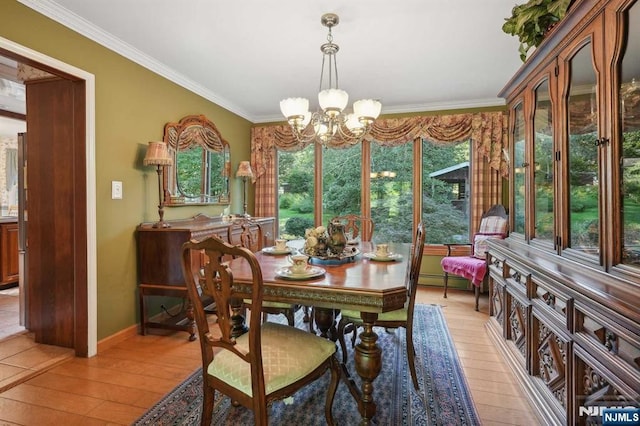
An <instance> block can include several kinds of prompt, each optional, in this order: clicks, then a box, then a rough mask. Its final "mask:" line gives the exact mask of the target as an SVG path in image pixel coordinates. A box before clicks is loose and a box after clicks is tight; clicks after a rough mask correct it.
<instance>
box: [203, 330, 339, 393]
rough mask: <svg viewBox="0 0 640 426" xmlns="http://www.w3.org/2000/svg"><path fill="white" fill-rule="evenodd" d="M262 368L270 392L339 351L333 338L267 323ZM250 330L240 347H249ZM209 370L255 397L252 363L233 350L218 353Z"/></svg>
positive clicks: (290, 381) (286, 384)
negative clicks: (252, 382)
mask: <svg viewBox="0 0 640 426" xmlns="http://www.w3.org/2000/svg"><path fill="white" fill-rule="evenodd" d="M261 332H262V333H261V339H262V368H263V370H264V381H265V391H266V394H267V395H269V394H270V393H272V392H274V391H277V390H278V389H282V388H283V387H285V386H288V385H289V384H291V383H294V382H296V381H297V380H299V379H301V378H303V377H305V376H306V375H307V374H309V373H310V372H312V371H313V370H315V369H316V368H318V366H320V365H321V364H322V363H323V362H325V361H326V359H327V358H328V357H329V356H330V355H332V354H333V353H335V351H336V345H335V343H333V342H332V341H330V340H327V339H324V338H322V337H318V336H315V335H313V334H311V333H308V332H306V331H303V330H300V329H297V328H294V327H289V326H287V325H282V324H275V323H271V322H266V323H263V324H262V327H261ZM248 337H249V333H245V334H243V335H242V336H240V337H238V338H237V339H236V345H237V347H238V348H239V349H240V350H244V351H248V350H249V341H248ZM207 372H208V373H209V374H210V375H212V376H214V377H217V378H218V379H220V380H222V381H223V382H225V383H227V384H228V385H230V386H233V387H234V388H236V389H238V390H240V391H242V392H243V393H245V394H247V395H249V396H252V390H251V366H250V364H249V363H247V362H243V361H242V360H240V359H239V358H238V356H237V355H235V354H233V353H231V352H229V351H221V352H220V353H218V354H216V355H215V356H214V358H213V361H212V362H211V363H210V364H209V367H208V368H207Z"/></svg>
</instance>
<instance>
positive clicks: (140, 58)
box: [18, 0, 253, 122]
mask: <svg viewBox="0 0 640 426" xmlns="http://www.w3.org/2000/svg"><path fill="white" fill-rule="evenodd" d="M18 1H19V2H20V3H22V4H23V5H25V6H27V7H28V8H30V9H33V10H35V11H36V12H38V13H40V14H42V15H44V16H46V17H48V18H50V19H52V20H54V21H56V22H58V23H59V24H61V25H64V26H65V27H67V28H69V29H71V30H73V31H75V32H77V33H79V34H81V35H82V36H84V37H86V38H88V39H90V40H92V41H94V42H96V43H98V44H100V45H102V46H104V47H106V48H107V49H110V50H112V51H114V52H116V53H118V54H120V55H122V56H124V57H125V58H127V59H129V60H131V61H133V62H135V63H137V64H138V65H141V66H143V67H145V68H147V69H148V70H150V71H152V72H154V73H156V74H158V75H161V76H162V77H164V78H166V79H167V80H169V81H172V82H174V83H175V84H177V85H179V86H181V87H184V88H185V89H187V90H189V91H191V92H193V93H195V94H197V95H199V96H202V97H203V98H205V99H207V100H209V101H211V102H213V103H215V104H216V105H219V106H221V107H222V108H224V109H226V110H228V111H231V112H233V113H234V114H237V115H239V116H240V117H242V118H244V119H246V120H249V121H252V122H253V120H252V117H251V116H250V114H249V113H248V112H247V111H245V110H244V109H242V108H240V107H238V106H237V105H235V104H234V103H232V102H230V101H229V100H227V99H225V98H222V97H220V96H218V95H216V94H215V93H213V92H212V91H211V90H209V89H207V88H205V87H203V86H202V85H200V84H198V83H196V82H194V81H193V80H191V79H189V78H187V77H185V76H184V75H182V74H180V73H178V72H177V71H175V70H174V69H172V68H171V67H168V66H167V65H166V64H163V63H162V62H160V61H158V60H156V59H155V58H153V57H151V56H149V55H147V54H145V53H143V52H141V51H139V50H138V49H136V48H134V47H133V46H131V45H129V44H127V43H125V42H124V41H122V40H120V39H119V38H117V37H114V36H113V35H112V34H110V33H108V32H106V31H104V30H102V29H101V28H99V27H97V26H95V25H94V24H92V23H90V22H89V21H87V20H86V19H83V18H82V17H80V16H78V15H76V14H75V13H73V12H71V11H69V10H67V9H65V8H64V7H62V6H60V5H59V4H57V3H56V2H55V1H52V0H18Z"/></svg>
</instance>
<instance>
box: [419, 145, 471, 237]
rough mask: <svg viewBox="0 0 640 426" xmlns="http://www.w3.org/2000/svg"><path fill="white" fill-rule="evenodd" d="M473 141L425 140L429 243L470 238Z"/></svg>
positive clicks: (424, 185) (424, 192)
mask: <svg viewBox="0 0 640 426" xmlns="http://www.w3.org/2000/svg"><path fill="white" fill-rule="evenodd" d="M469 155H470V143H469V142H468V141H466V142H460V143H455V144H453V143H450V144H436V143H433V142H431V141H428V140H424V141H423V142H422V188H423V189H422V221H423V222H424V223H428V224H429V227H428V229H429V232H427V243H430V244H445V243H458V242H460V243H467V242H469V238H470V237H469V200H470V197H469V196H470V181H469V165H470V162H469Z"/></svg>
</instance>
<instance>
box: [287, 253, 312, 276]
mask: <svg viewBox="0 0 640 426" xmlns="http://www.w3.org/2000/svg"><path fill="white" fill-rule="evenodd" d="M308 261H309V256H307V255H304V254H294V255H293V256H289V262H290V263H291V273H293V274H304V273H305V272H306V271H307V262H308Z"/></svg>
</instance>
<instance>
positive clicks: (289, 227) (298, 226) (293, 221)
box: [284, 217, 314, 238]
mask: <svg viewBox="0 0 640 426" xmlns="http://www.w3.org/2000/svg"><path fill="white" fill-rule="evenodd" d="M313 226H314V224H313V219H308V218H306V217H292V218H289V220H287V223H285V225H284V231H285V233H287V234H288V235H294V236H296V237H297V238H302V237H304V231H305V230H306V229H307V228H313Z"/></svg>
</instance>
